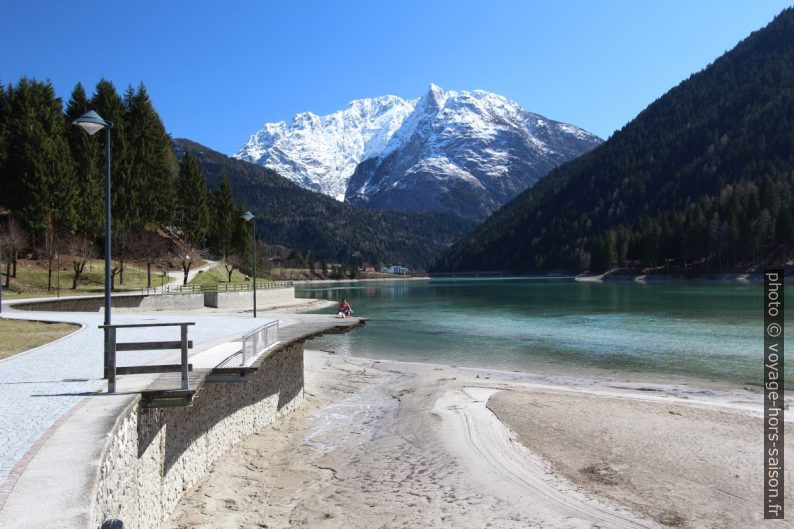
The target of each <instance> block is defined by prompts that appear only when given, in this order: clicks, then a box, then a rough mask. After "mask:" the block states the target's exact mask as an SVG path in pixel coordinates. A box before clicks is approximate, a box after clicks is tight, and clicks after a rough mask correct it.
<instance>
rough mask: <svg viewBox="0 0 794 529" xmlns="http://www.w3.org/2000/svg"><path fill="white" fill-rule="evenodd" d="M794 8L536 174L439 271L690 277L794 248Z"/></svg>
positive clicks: (770, 258)
mask: <svg viewBox="0 0 794 529" xmlns="http://www.w3.org/2000/svg"><path fill="white" fill-rule="evenodd" d="M792 184H794V10H792V9H786V10H785V11H783V12H782V13H781V14H780V15H779V16H778V17H776V18H775V20H773V21H772V22H771V23H770V24H769V25H768V26H767V27H766V28H764V29H762V30H759V31H757V32H754V33H753V34H751V35H750V36H749V37H748V38H746V39H745V40H743V41H742V42H741V43H739V44H738V45H737V46H736V47H735V48H734V49H733V50H731V51H730V52H728V53H726V54H724V55H723V56H721V57H720V58H718V59H717V60H716V61H714V62H713V63H712V64H711V65H709V66H708V67H707V68H705V69H704V70H703V71H701V72H699V73H696V74H694V75H692V76H691V77H690V78H689V79H687V80H685V81H684V82H682V83H681V84H679V85H678V86H676V87H675V88H673V89H671V90H670V91H669V92H667V93H666V94H665V95H663V96H662V97H660V98H659V99H658V100H656V101H655V102H653V103H652V104H651V105H649V106H648V107H647V108H646V109H645V110H644V111H643V112H641V113H640V114H639V115H638V116H637V117H636V118H635V119H634V120H632V121H631V122H629V123H628V124H627V125H626V126H624V127H623V128H622V129H621V130H620V131H618V132H616V133H615V134H614V135H613V136H612V137H611V138H610V139H609V140H608V141H607V142H605V143H604V144H602V145H601V146H599V147H597V148H596V149H595V150H593V151H591V152H590V153H588V154H586V155H584V156H582V157H581V158H578V159H577V160H574V161H572V162H569V163H567V164H565V165H563V166H561V167H559V168H557V169H555V170H553V171H551V172H550V173H549V174H548V175H547V176H546V177H544V178H542V179H541V180H540V181H539V182H538V183H537V184H536V185H535V186H534V187H532V188H530V189H528V190H527V191H525V192H524V193H522V194H521V195H519V196H518V197H516V199H514V200H513V201H512V202H511V203H509V204H508V205H506V206H505V207H503V208H502V209H501V210H499V211H497V212H496V213H494V214H493V215H492V216H491V217H490V218H489V219H488V220H487V221H486V222H485V223H483V224H482V225H480V226H479V227H478V228H477V230H476V231H475V232H474V233H473V234H472V235H471V236H470V237H468V238H466V239H464V240H462V241H460V242H458V243H457V244H455V245H454V246H452V247H451V248H450V249H448V250H447V251H445V252H444V253H443V254H442V255H441V256H440V257H439V258H438V259H437V260H436V262H435V263H434V265H433V267H432V269H433V271H436V272H453V271H456V272H463V271H476V270H479V271H487V270H502V271H514V272H531V271H542V270H552V269H554V270H566V271H583V270H592V271H603V270H606V269H609V268H612V267H616V266H631V267H661V266H665V267H668V268H669V267H670V266H674V267H676V268H677V269H683V270H687V271H695V272H707V271H718V270H735V269H740V268H748V267H752V266H754V265H759V264H763V263H769V262H784V261H785V260H786V258H787V257H788V256H789V255H791V252H792V250H793V249H794V240H793V239H792V235H793V234H794V228H793V226H792V216H794V197H793V196H792Z"/></svg>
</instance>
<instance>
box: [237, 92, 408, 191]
mask: <svg viewBox="0 0 794 529" xmlns="http://www.w3.org/2000/svg"><path fill="white" fill-rule="evenodd" d="M415 105H416V100H405V99H402V98H400V97H397V96H383V97H375V98H371V99H358V100H355V101H352V102H351V103H349V104H348V105H347V107H345V108H344V109H343V110H339V111H338V112H334V113H333V114H328V115H326V116H317V115H315V114H312V113H311V112H303V113H301V114H297V115H295V117H293V118H292V122H291V123H290V124H287V123H285V122H283V121H280V122H278V123H267V124H266V125H265V126H264V127H263V128H262V130H260V131H258V132H257V133H255V134H254V135H253V136H251V138H250V139H249V140H248V142H247V143H246V144H245V146H243V148H242V149H240V151H239V152H238V153H237V154H236V155H235V158H238V159H241V160H245V161H248V162H253V163H256V164H259V165H264V166H266V167H269V168H271V169H273V170H274V171H276V172H278V173H279V174H281V175H282V176H285V177H287V178H289V179H290V180H292V181H293V182H295V183H296V184H298V185H301V186H303V187H306V188H309V189H314V190H316V191H320V192H322V193H324V194H326V195H330V196H332V197H334V198H336V199H337V200H343V199H344V197H345V190H346V189H347V181H348V179H349V178H350V175H352V174H353V171H355V169H356V166H357V165H358V164H359V162H361V160H365V159H367V158H371V157H373V156H377V155H379V154H380V153H381V151H383V148H384V147H385V146H386V144H387V143H388V141H389V140H390V139H391V137H392V135H393V134H394V132H395V131H396V130H397V129H398V128H399V127H400V125H401V124H402V122H403V120H404V119H405V117H406V116H407V115H408V114H410V113H411V112H412V111H413V109H414V106H415Z"/></svg>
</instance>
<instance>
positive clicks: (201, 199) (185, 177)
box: [177, 153, 210, 246]
mask: <svg viewBox="0 0 794 529" xmlns="http://www.w3.org/2000/svg"><path fill="white" fill-rule="evenodd" d="M207 195H208V194H207V182H206V180H205V178H204V170H203V169H202V168H201V165H200V164H199V162H198V160H197V159H196V158H195V157H193V156H192V155H191V154H190V153H185V156H184V158H182V163H181V164H180V165H179V180H178V185H177V210H178V215H179V217H178V219H177V220H178V222H179V224H180V225H181V227H182V232H183V233H184V235H185V238H186V239H187V240H188V242H189V243H190V244H192V245H194V246H196V245H198V246H200V245H202V244H204V239H205V238H206V236H207V233H208V231H209V227H210V212H209V199H208V196H207Z"/></svg>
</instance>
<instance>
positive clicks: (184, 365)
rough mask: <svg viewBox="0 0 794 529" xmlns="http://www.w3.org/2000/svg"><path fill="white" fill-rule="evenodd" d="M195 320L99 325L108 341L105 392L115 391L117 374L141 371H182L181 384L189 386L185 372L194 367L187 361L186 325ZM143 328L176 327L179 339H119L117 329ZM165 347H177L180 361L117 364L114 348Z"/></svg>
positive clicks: (127, 349) (188, 346) (143, 349)
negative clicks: (129, 340) (136, 364)
mask: <svg viewBox="0 0 794 529" xmlns="http://www.w3.org/2000/svg"><path fill="white" fill-rule="evenodd" d="M195 324H196V323H195V322H180V323H127V324H123V325H100V326H99V328H100V329H105V332H106V333H107V334H106V340H107V344H106V346H107V365H106V366H105V369H106V373H107V375H106V377H107V379H108V393H115V392H116V375H136V374H144V373H178V372H181V373H182V377H181V383H182V388H181V389H183V390H189V389H190V379H189V377H188V371H191V370H192V368H193V366H191V365H190V364H188V361H187V351H188V349H190V348H192V347H193V342H191V341H190V340H188V339H187V328H188V326H190V325H195ZM145 327H179V330H180V332H179V340H178V341H177V340H175V341H168V342H163V341H161V342H121V343H120V342H118V341H117V340H116V331H117V330H118V329H131V328H145ZM164 349H179V350H180V351H181V353H182V355H181V362H180V363H179V364H160V365H145V366H121V367H118V366H116V352H117V351H156V350H164Z"/></svg>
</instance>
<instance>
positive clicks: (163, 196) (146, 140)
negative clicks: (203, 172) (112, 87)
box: [124, 83, 178, 223]
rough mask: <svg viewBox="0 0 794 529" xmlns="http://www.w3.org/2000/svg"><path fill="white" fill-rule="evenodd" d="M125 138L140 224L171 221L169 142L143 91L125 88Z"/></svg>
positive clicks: (172, 172)
mask: <svg viewBox="0 0 794 529" xmlns="http://www.w3.org/2000/svg"><path fill="white" fill-rule="evenodd" d="M124 106H125V107H126V114H125V120H124V127H125V135H126V141H127V147H128V152H129V157H130V181H131V183H132V184H133V185H134V186H135V188H136V191H135V193H136V195H137V197H138V204H139V208H140V209H139V211H138V212H137V216H138V220H139V222H142V223H167V222H169V221H171V220H172V219H171V218H170V217H171V212H172V211H173V205H174V198H175V197H174V183H175V181H176V176H177V171H178V169H177V165H176V158H175V157H174V153H173V150H172V149H171V139H170V138H169V136H168V134H167V133H166V131H165V127H164V126H163V122H162V121H161V120H160V117H159V116H158V115H157V112H156V111H155V109H154V106H153V105H152V102H151V99H150V98H149V94H148V92H147V91H146V87H145V86H144V85H143V83H141V84H140V85H138V90H137V91H134V90H133V89H132V87H130V88H128V90H127V92H126V93H125V96H124Z"/></svg>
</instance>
